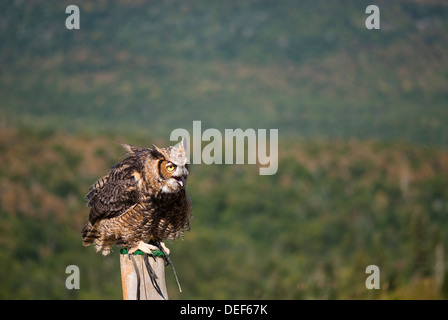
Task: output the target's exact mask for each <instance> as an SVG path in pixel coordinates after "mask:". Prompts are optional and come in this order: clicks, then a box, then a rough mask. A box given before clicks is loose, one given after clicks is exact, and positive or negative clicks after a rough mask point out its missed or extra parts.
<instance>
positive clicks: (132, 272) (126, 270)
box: [120, 249, 168, 300]
mask: <svg viewBox="0 0 448 320" xmlns="http://www.w3.org/2000/svg"><path fill="white" fill-rule="evenodd" d="M120 252H121V254H120V269H121V284H122V288H123V300H168V292H167V290H166V282H165V260H164V259H163V257H160V256H158V255H157V254H156V255H155V257H153V256H151V255H148V262H149V264H150V265H151V267H152V269H153V270H154V272H155V274H156V276H157V279H155V281H154V280H151V277H150V275H149V273H148V271H147V268H146V265H145V261H144V257H143V255H142V253H141V251H139V250H138V251H137V252H136V253H134V254H133V255H132V256H130V255H128V254H127V250H126V249H122V250H121V251H120ZM136 269H137V270H136Z"/></svg>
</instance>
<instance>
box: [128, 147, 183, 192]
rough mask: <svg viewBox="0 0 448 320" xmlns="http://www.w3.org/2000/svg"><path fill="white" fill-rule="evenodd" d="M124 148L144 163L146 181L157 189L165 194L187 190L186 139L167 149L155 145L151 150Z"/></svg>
mask: <svg viewBox="0 0 448 320" xmlns="http://www.w3.org/2000/svg"><path fill="white" fill-rule="evenodd" d="M123 146H124V148H125V149H126V150H127V152H128V153H129V154H131V155H136V156H138V157H139V158H140V159H141V160H142V161H143V167H144V171H145V175H146V180H147V181H151V184H152V186H153V187H155V189H158V190H159V191H162V192H164V193H172V192H177V191H180V190H182V189H185V187H186V183H187V177H188V174H189V171H188V163H187V162H188V161H187V160H188V159H187V154H186V149H187V145H186V141H185V139H183V140H182V141H181V142H180V143H178V144H177V145H175V146H170V147H167V148H159V147H157V146H155V145H152V146H151V147H150V148H140V147H135V146H131V145H127V144H123Z"/></svg>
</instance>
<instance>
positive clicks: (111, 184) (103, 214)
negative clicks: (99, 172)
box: [85, 176, 140, 223]
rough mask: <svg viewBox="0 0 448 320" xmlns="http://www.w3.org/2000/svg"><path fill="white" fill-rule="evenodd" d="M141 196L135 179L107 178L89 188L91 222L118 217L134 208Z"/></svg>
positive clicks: (88, 204)
mask: <svg viewBox="0 0 448 320" xmlns="http://www.w3.org/2000/svg"><path fill="white" fill-rule="evenodd" d="M139 198H140V195H139V191H138V188H137V182H136V181H135V179H123V180H121V179H118V180H115V179H111V178H110V176H105V177H103V178H101V179H99V180H98V181H97V182H96V183H94V184H93V185H92V186H91V187H90V188H89V193H87V195H86V197H85V199H86V200H87V201H88V202H87V206H89V207H91V210H90V215H89V221H90V222H92V223H93V222H94V221H96V220H99V219H108V218H113V217H118V216H120V215H122V214H124V213H125V212H127V211H128V210H129V209H131V208H132V207H134V206H135V205H136V204H137V203H138V201H139Z"/></svg>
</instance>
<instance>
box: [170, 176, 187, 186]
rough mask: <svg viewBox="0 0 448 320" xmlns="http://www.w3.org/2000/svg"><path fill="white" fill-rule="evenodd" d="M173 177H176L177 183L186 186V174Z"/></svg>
mask: <svg viewBox="0 0 448 320" xmlns="http://www.w3.org/2000/svg"><path fill="white" fill-rule="evenodd" d="M173 178H174V179H176V181H177V183H178V184H179V185H180V186H181V187H185V182H186V179H185V177H184V176H180V177H173Z"/></svg>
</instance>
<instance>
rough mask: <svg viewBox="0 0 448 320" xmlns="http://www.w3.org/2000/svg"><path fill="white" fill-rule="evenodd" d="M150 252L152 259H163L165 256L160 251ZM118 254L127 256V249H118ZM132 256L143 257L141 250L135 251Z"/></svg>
mask: <svg viewBox="0 0 448 320" xmlns="http://www.w3.org/2000/svg"><path fill="white" fill-rule="evenodd" d="M151 252H152V255H153V256H154V257H164V256H165V255H164V254H163V252H162V251H160V250H151ZM120 254H128V249H126V248H122V249H120ZM133 255H139V256H141V255H143V252H142V251H141V250H136V251H135V252H134V253H133Z"/></svg>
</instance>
